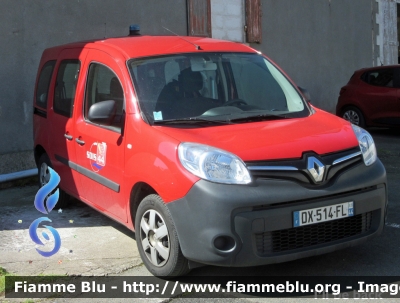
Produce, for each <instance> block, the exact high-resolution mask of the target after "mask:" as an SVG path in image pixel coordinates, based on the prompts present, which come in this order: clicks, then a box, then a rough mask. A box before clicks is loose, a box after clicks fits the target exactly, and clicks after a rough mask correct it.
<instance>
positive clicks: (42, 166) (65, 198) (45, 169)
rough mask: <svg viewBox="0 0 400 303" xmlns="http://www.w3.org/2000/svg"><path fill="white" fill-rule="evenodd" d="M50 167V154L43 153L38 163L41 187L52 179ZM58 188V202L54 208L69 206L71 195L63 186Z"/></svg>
mask: <svg viewBox="0 0 400 303" xmlns="http://www.w3.org/2000/svg"><path fill="white" fill-rule="evenodd" d="M49 167H51V162H50V159H49V156H48V155H47V154H43V155H41V156H40V158H39V163H38V177H39V187H43V186H44V185H45V184H47V183H48V182H49V180H50V171H49ZM58 189H59V197H58V202H57V204H56V206H55V207H54V208H55V209H59V208H65V207H66V206H68V204H69V201H70V199H71V197H70V196H69V195H68V194H67V193H66V192H65V191H63V190H62V189H61V188H58Z"/></svg>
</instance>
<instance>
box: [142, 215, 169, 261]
mask: <svg viewBox="0 0 400 303" xmlns="http://www.w3.org/2000/svg"><path fill="white" fill-rule="evenodd" d="M140 241H142V247H143V251H144V253H145V254H146V256H147V258H148V259H149V260H150V262H151V263H152V264H153V265H155V266H157V267H160V266H163V265H164V264H165V263H166V262H167V261H168V258H169V253H170V247H169V235H168V228H167V225H166V224H165V222H164V219H163V217H162V216H161V215H160V214H159V213H158V212H157V211H155V210H154V209H150V210H148V211H146V212H145V213H144V214H143V216H142V219H141V220H140Z"/></svg>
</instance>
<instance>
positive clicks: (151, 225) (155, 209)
mask: <svg viewBox="0 0 400 303" xmlns="http://www.w3.org/2000/svg"><path fill="white" fill-rule="evenodd" d="M135 234H136V243H137V246H138V250H139V253H140V256H141V258H142V261H143V263H144V264H145V266H146V267H147V269H148V270H149V271H150V272H151V273H152V274H153V275H154V276H159V277H176V276H182V275H185V274H187V273H188V272H189V266H188V260H187V259H186V258H185V257H184V256H183V254H182V251H181V248H180V245H179V240H178V234H177V232H176V228H175V225H174V222H173V220H172V218H171V214H170V212H169V210H168V208H167V207H166V206H165V204H164V201H163V200H162V199H161V197H160V196H158V195H149V196H147V197H146V198H144V199H143V201H142V202H141V203H140V205H139V207H138V210H137V213H136V218H135Z"/></svg>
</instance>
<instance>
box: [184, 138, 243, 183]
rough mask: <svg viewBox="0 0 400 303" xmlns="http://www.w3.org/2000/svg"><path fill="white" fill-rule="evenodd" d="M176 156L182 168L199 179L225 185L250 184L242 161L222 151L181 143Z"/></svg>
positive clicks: (195, 144)
mask: <svg viewBox="0 0 400 303" xmlns="http://www.w3.org/2000/svg"><path fill="white" fill-rule="evenodd" d="M178 156H179V160H180V161H181V163H182V165H183V167H185V168H186V169H187V170H188V171H190V172H191V173H192V174H194V175H196V176H198V177H199V178H202V179H205V180H209V181H212V182H217V183H226V184H248V183H250V182H251V177H250V174H249V171H248V170H247V168H246V166H245V164H244V163H243V161H242V160H241V159H239V158H238V157H237V156H235V155H234V154H231V153H229V152H226V151H224V150H221V149H218V148H215V147H211V146H208V145H203V144H197V143H181V144H180V145H179V147H178Z"/></svg>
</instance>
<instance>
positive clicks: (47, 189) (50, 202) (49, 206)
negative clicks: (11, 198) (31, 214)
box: [29, 167, 61, 257]
mask: <svg viewBox="0 0 400 303" xmlns="http://www.w3.org/2000/svg"><path fill="white" fill-rule="evenodd" d="M48 170H49V172H50V180H49V182H48V183H47V184H45V185H44V186H43V187H42V188H40V189H39V191H38V192H37V194H36V196H35V202H34V205H35V208H36V209H37V210H38V211H40V212H41V213H43V214H48V213H50V212H51V211H52V210H53V208H54V206H56V204H57V201H58V197H59V195H60V193H59V190H58V189H57V190H56V191H55V192H54V193H53V194H51V195H49V194H50V193H51V192H52V191H53V190H54V189H56V188H57V185H58V183H60V180H61V179H60V176H59V175H58V174H57V173H56V172H55V171H54V170H53V169H51V168H50V167H48ZM45 204H46V205H45ZM43 221H47V222H51V220H50V219H49V218H47V217H41V218H38V219H36V220H35V221H33V222H32V223H31V225H30V226H29V236H30V237H31V239H32V241H33V242H35V243H36V244H38V245H44V243H43V242H42V241H41V240H40V239H39V237H38V235H37V229H38V227H39V224H40V223H41V222H43ZM44 227H46V228H47V229H48V230H49V231H50V232H51V234H52V235H53V238H54V248H53V250H51V251H41V250H40V249H37V248H36V251H37V252H38V253H39V254H40V255H42V256H43V257H51V256H52V255H54V254H55V253H57V252H58V251H59V249H60V247H61V238H60V235H59V234H58V232H57V230H55V229H54V228H53V227H51V226H47V225H44ZM42 236H43V237H44V238H45V239H46V240H47V241H49V240H50V237H49V235H48V234H47V233H45V232H42Z"/></svg>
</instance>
